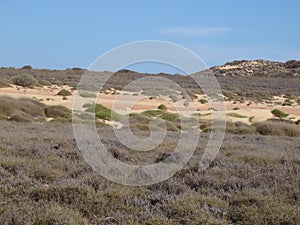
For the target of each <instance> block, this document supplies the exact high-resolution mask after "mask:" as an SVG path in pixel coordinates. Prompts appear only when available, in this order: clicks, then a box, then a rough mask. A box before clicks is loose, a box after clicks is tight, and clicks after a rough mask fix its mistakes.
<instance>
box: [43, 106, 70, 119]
mask: <svg viewBox="0 0 300 225" xmlns="http://www.w3.org/2000/svg"><path fill="white" fill-rule="evenodd" d="M45 114H46V116H47V117H50V118H55V119H71V117H72V114H71V110H70V109H68V108H67V107H64V106H61V105H57V106H48V107H46V108H45Z"/></svg>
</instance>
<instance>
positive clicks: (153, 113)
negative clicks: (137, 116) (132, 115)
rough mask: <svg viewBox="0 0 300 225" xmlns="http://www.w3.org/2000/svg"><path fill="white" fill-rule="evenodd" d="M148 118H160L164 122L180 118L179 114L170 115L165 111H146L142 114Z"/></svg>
mask: <svg viewBox="0 0 300 225" xmlns="http://www.w3.org/2000/svg"><path fill="white" fill-rule="evenodd" d="M141 114H142V115H144V116H147V117H160V118H161V119H163V120H168V121H174V120H176V119H178V118H179V115H178V114H177V113H170V112H167V111H165V110H146V111H144V112H142V113H141Z"/></svg>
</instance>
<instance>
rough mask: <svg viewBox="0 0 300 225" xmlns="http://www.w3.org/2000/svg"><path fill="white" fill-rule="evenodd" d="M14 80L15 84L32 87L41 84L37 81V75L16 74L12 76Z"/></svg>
mask: <svg viewBox="0 0 300 225" xmlns="http://www.w3.org/2000/svg"><path fill="white" fill-rule="evenodd" d="M12 82H13V84H15V85H19V86H22V87H30V88H32V87H34V86H37V85H38V84H39V82H38V81H37V79H35V77H33V76H31V75H28V74H24V75H17V76H14V77H12Z"/></svg>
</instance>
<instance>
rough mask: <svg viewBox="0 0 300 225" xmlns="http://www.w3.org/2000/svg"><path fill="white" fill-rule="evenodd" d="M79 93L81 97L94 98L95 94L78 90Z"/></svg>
mask: <svg viewBox="0 0 300 225" xmlns="http://www.w3.org/2000/svg"><path fill="white" fill-rule="evenodd" d="M79 95H80V96H81V97H83V98H96V97H97V95H96V94H95V93H93V92H89V91H79Z"/></svg>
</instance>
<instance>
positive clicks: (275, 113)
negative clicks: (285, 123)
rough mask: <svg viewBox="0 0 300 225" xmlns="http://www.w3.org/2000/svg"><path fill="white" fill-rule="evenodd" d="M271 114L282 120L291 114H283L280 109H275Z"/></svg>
mask: <svg viewBox="0 0 300 225" xmlns="http://www.w3.org/2000/svg"><path fill="white" fill-rule="evenodd" d="M271 113H272V114H273V115H274V116H276V117H279V118H282V117H287V116H288V115H289V114H286V113H284V112H282V111H281V110H279V109H273V110H272V111H271Z"/></svg>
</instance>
